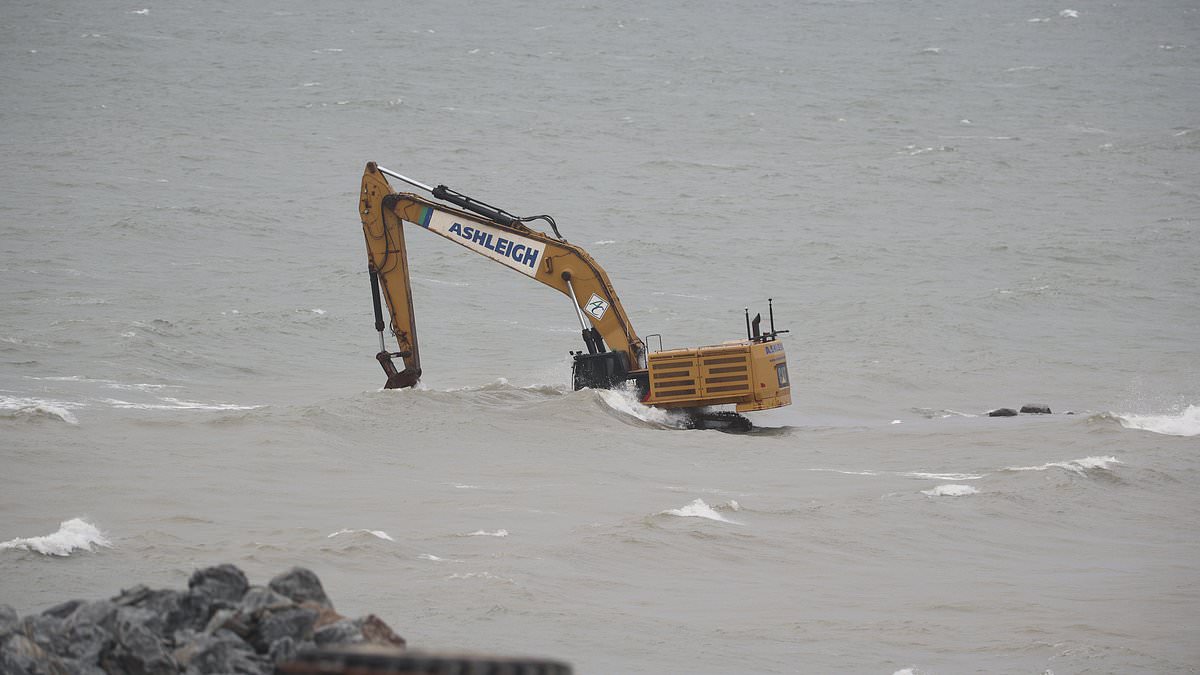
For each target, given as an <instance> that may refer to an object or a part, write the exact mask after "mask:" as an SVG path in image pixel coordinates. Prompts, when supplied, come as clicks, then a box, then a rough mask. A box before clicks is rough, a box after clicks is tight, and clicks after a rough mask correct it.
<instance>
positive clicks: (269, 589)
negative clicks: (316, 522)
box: [0, 565, 404, 675]
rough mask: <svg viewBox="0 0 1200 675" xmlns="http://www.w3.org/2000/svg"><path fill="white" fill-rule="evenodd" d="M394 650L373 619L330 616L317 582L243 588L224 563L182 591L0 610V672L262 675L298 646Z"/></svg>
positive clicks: (294, 579)
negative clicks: (33, 610) (25, 612)
mask: <svg viewBox="0 0 1200 675" xmlns="http://www.w3.org/2000/svg"><path fill="white" fill-rule="evenodd" d="M362 643H367V644H376V645H383V646H388V647H393V648H403V647H404V639H403V638H401V637H400V636H398V635H396V634H395V633H394V632H392V629H391V628H389V627H388V625H387V624H386V623H384V622H383V621H382V620H381V619H379V617H377V616H375V615H374V614H371V615H368V616H366V617H362V618H359V619H348V618H346V617H344V616H342V615H340V614H338V613H337V612H335V611H334V610H333V604H332V603H331V602H330V601H329V598H328V597H327V596H326V595H325V590H324V589H323V588H322V587H321V581H320V579H318V578H317V575H316V574H313V573H312V572H311V571H309V570H307V569H304V568H301V567H294V568H292V569H291V570H289V571H287V572H284V573H283V574H280V575H278V576H276V577H275V578H274V579H271V581H270V583H268V584H267V585H266V586H251V585H250V584H249V582H248V581H247V580H246V575H245V574H244V573H242V571H241V570H240V569H238V568H237V567H235V566H233V565H218V566H216V567H208V568H205V569H202V570H197V571H196V572H195V573H193V574H192V577H191V579H190V580H188V590H186V591H173V590H151V589H149V588H147V587H145V586H140V585H139V586H135V587H133V588H131V589H128V590H125V591H122V592H121V594H120V595H118V596H116V597H114V598H112V599H110V600H95V601H85V600H71V601H69V602H64V603H62V604H60V605H56V606H54V607H51V608H50V609H47V610H46V611H44V612H42V613H41V614H33V615H29V616H26V617H24V618H21V617H19V616H17V613H16V612H15V611H13V609H12V608H11V607H8V606H6V605H0V673H5V674H9V673H11V674H13V675H20V674H25V673H28V674H30V675H34V674H42V673H84V674H87V675H101V674H104V673H107V674H110V675H114V674H116V673H130V674H136V675H160V674H161V675H168V674H172V675H173V674H175V673H181V672H184V673H189V674H196V675H199V674H201V673H240V674H244V675H257V674H259V673H263V674H268V673H272V672H274V670H275V666H276V664H278V663H282V662H284V661H288V660H291V659H293V658H294V657H295V656H296V655H297V654H299V653H300V652H301V651H303V650H306V649H312V648H316V647H326V646H333V645H346V644H362Z"/></svg>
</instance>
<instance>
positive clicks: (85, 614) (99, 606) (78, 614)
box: [66, 600, 118, 631]
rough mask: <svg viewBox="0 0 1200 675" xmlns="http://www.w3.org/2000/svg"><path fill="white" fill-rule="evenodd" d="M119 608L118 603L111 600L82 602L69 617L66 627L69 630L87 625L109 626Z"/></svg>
mask: <svg viewBox="0 0 1200 675" xmlns="http://www.w3.org/2000/svg"><path fill="white" fill-rule="evenodd" d="M117 608H118V606H117V604H116V603H114V602H112V601H111V600H95V601H93V602H85V603H82V604H81V605H79V606H78V607H76V608H75V611H74V612H72V613H71V616H68V617H67V619H66V628H67V630H68V631H69V630H73V629H75V628H78V627H82V626H87V625H100V626H109V625H111V622H112V618H113V616H114V615H115V614H116V612H117Z"/></svg>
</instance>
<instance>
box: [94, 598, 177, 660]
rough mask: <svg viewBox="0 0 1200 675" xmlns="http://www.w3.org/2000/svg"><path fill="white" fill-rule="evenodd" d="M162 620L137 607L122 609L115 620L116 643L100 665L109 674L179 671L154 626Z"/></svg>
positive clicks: (102, 655) (104, 654) (105, 653)
mask: <svg viewBox="0 0 1200 675" xmlns="http://www.w3.org/2000/svg"><path fill="white" fill-rule="evenodd" d="M161 623H162V622H161V620H160V619H159V617H157V616H156V615H155V614H154V613H153V612H151V611H150V610H146V609H139V608H136V607H122V608H120V609H119V610H118V611H117V613H116V616H115V618H114V620H113V630H112V633H113V638H114V643H113V644H112V646H111V648H109V649H108V650H106V651H105V652H104V653H103V654H101V656H100V666H101V667H103V668H104V670H105V671H107V672H109V673H130V675H171V674H174V673H178V672H179V667H178V665H177V664H176V662H175V658H174V657H173V656H172V655H171V654H170V652H168V651H167V649H166V646H165V645H164V644H163V641H162V640H161V639H160V636H159V635H158V633H157V632H156V631H155V630H154V627H155V626H157V625H160V624H161Z"/></svg>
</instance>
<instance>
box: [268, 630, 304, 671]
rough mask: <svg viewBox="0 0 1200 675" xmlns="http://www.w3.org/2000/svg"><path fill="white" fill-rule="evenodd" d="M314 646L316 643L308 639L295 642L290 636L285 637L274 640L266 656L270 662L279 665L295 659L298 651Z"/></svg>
mask: <svg viewBox="0 0 1200 675" xmlns="http://www.w3.org/2000/svg"><path fill="white" fill-rule="evenodd" d="M314 648H316V645H315V644H314V643H313V642H311V641H309V640H305V641H303V642H296V641H295V640H293V639H292V638H290V637H285V638H283V639H280V640H276V641H275V642H274V643H273V644H272V645H271V649H270V650H268V651H267V658H268V659H269V660H270V661H271V663H274V664H275V665H279V664H280V663H284V662H286V661H291V660H293V659H295V658H296V656H297V655H298V654H299V653H300V652H303V651H307V650H309V649H314Z"/></svg>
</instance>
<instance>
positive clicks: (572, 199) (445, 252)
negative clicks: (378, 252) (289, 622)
mask: <svg viewBox="0 0 1200 675" xmlns="http://www.w3.org/2000/svg"><path fill="white" fill-rule="evenodd" d="M2 15H3V18H4V20H3V21H0V36H2V37H3V39H2V40H0V45H3V47H0V54H2V59H3V60H2V61H0V90H2V91H3V92H4V96H3V98H2V101H0V130H2V132H3V133H2V134H0V144H2V146H3V150H4V156H5V161H4V162H3V163H0V235H2V236H0V316H2V317H3V321H2V322H0V439H2V441H0V474H2V476H3V478H2V482H0V602H2V603H8V604H11V605H13V606H14V607H15V608H17V609H18V610H19V611H20V612H21V613H29V612H34V611H40V610H41V609H44V608H46V607H48V606H50V605H52V604H55V603H57V602H59V601H62V600H65V599H68V598H72V597H107V596H110V595H113V594H115V593H116V592H117V591H118V590H119V589H121V588H123V587H129V586H132V585H133V584H135V583H139V582H147V583H150V584H152V585H161V586H172V587H180V586H182V585H183V584H184V583H185V581H186V578H187V576H188V575H189V574H190V572H191V571H192V570H193V569H195V568H196V567H198V566H203V565H208V564H212V563H219V562H234V563H236V564H238V565H240V566H242V567H243V568H244V569H246V570H247V572H248V573H249V574H250V576H251V579H252V580H253V581H256V582H259V583H261V582H263V581H265V580H266V579H268V578H269V577H270V576H272V575H274V574H275V573H277V572H279V571H281V570H283V569H285V568H286V567H289V566H291V565H294V564H303V565H307V566H309V567H311V568H313V569H314V570H315V571H317V573H318V574H319V575H320V576H321V578H322V579H323V580H324V581H325V582H326V584H327V586H328V587H329V592H330V596H331V597H333V598H335V599H336V600H337V601H338V602H339V603H340V605H341V607H339V609H342V611H343V612H344V613H346V614H355V615H357V614H363V613H367V612H374V613H377V614H379V615H380V616H382V617H384V618H385V619H386V620H387V621H388V622H389V623H391V624H392V625H393V626H394V627H395V628H396V629H397V631H398V632H400V633H401V634H403V635H404V636H405V637H406V638H407V639H408V641H409V644H410V645H413V646H418V647H422V648H426V649H469V650H472V651H485V652H486V651H491V652H498V653H503V654H534V655H544V656H550V657H555V658H561V659H564V660H567V661H570V662H572V663H574V664H575V666H576V669H577V671H578V672H588V673H599V672H646V673H658V672H671V673H674V672H679V673H682V672H713V673H719V672H734V671H738V672H865V673H896V672H905V671H907V672H911V673H918V672H919V673H951V672H970V671H983V672H1021V673H1029V672H1038V673H1040V672H1043V671H1047V670H1049V671H1052V672H1055V673H1060V674H1061V673H1073V672H1085V671H1086V672H1130V671H1136V672H1189V671H1193V670H1194V669H1195V667H1196V665H1195V664H1196V663H1200V650H1198V649H1197V647H1196V646H1195V641H1194V632H1195V631H1194V627H1195V626H1196V625H1197V622H1198V621H1200V574H1198V573H1197V571H1196V565H1195V561H1196V560H1200V545H1198V544H1197V541H1198V540H1200V539H1198V535H1200V529H1198V527H1197V524H1196V523H1198V522H1200V499H1198V498H1197V497H1196V495H1197V488H1198V487H1200V485H1198V484H1200V461H1198V459H1197V450H1198V449H1200V446H1198V440H1197V436H1198V435H1200V366H1198V365H1197V364H1200V349H1197V346H1196V345H1197V341H1196V335H1197V334H1200V301H1198V300H1197V297H1198V296H1197V295H1196V291H1195V289H1196V286H1197V282H1198V281H1200V263H1198V262H1197V261H1200V245H1198V244H1197V236H1196V222H1197V218H1198V217H1200V197H1198V195H1200V179H1198V178H1197V176H1200V161H1198V159H1200V116H1198V115H1197V111H1198V110H1200V86H1197V85H1200V81H1198V79H1197V73H1200V9H1198V8H1196V7H1195V6H1194V4H1193V3H1186V2H1159V3H1152V4H1145V3H1138V4H1130V3H1126V4H1119V3H1118V4H1116V5H1113V4H1111V3H1109V4H1097V3H1089V4H1084V5H1065V4H1064V5H1061V6H1055V5H1046V4H1045V3H1033V2H1016V3H1007V4H1004V5H1003V6H1001V5H996V4H993V3H982V2H971V1H968V2H956V3H941V2H922V3H909V4H905V5H897V4H895V3H885V2H872V1H865V2H797V3H779V2H756V3H749V4H747V3H741V4H738V3H733V4H731V3H712V2H692V3H685V4H682V5H680V6H676V7H664V6H642V5H641V4H640V3H603V4H584V3H579V4H569V5H559V6H541V5H540V4H537V3H501V4H495V3H493V4H490V5H479V6H477V5H469V4H466V3H449V4H448V3H429V4H423V3H416V4H406V5H403V6H400V5H396V4H395V3H379V2H367V3H357V4H354V5H352V6H346V7H340V6H336V5H334V4H325V3H311V2H300V3H296V2H292V3H279V2H268V3H260V4H258V5H255V6H254V7H248V6H242V5H241V4H235V3H226V2H215V3H207V4H205V5H204V6H203V7H185V6H179V7H175V6H162V7H159V6H146V7H142V6H118V5H113V4H111V3H53V4H47V3H34V2H13V3H8V5H7V6H6V7H5V9H4V10H2ZM368 160H377V161H379V162H380V163H382V164H384V165H385V166H388V167H389V168H392V169H395V170H399V171H402V172H403V173H406V174H409V175H411V176H413V177H415V178H418V179H420V180H423V181H425V182H427V183H446V184H449V185H451V186H452V187H454V188H456V189H459V190H461V191H463V192H466V193H468V194H471V195H473V196H476V197H478V198H481V199H484V200H486V201H489V202H492V203H496V204H499V205H501V206H503V207H505V208H507V209H508V210H510V211H513V212H514V213H518V214H522V215H524V214H533V213H551V214H553V215H554V216H555V218H556V219H557V220H558V222H559V223H560V225H561V228H562V230H563V233H564V235H566V236H567V237H568V238H569V239H571V240H572V241H573V242H577V243H580V244H582V245H583V246H585V247H586V248H587V249H588V250H589V251H590V252H591V253H592V254H593V255H594V257H596V258H597V259H598V260H599V261H600V262H601V263H602V264H603V265H604V266H605V268H606V269H607V271H608V273H609V275H610V277H612V279H613V281H614V283H615V284H616V286H617V289H618V291H619V292H620V293H621V298H622V302H623V304H624V305H625V307H626V309H627V310H628V311H629V313H630V316H631V318H632V320H633V322H634V325H635V326H636V328H637V329H638V331H639V332H640V333H641V334H643V335H645V334H650V333H662V334H663V335H664V342H665V344H666V346H668V347H673V346H674V347H677V346H687V345H696V344H706V343H712V342H717V341H720V340H724V339H729V338H734V337H738V336H739V335H740V334H741V331H742V330H743V326H744V324H743V319H742V309H743V307H746V306H751V307H752V308H754V309H755V310H758V311H765V309H766V308H765V304H766V298H767V297H773V298H775V307H776V317H777V322H778V324H779V327H781V328H789V329H790V330H791V333H790V334H788V335H787V347H788V354H789V366H790V372H791V379H792V383H793V401H794V405H793V406H791V407H790V408H786V409H783V410H777V411H772V412H768V413H764V414H761V415H759V416H757V417H756V419H755V421H756V423H757V424H758V428H757V429H756V430H755V431H754V432H752V433H750V434H745V435H731V434H723V433H718V432H713V431H686V430H682V429H680V428H679V427H681V426H682V424H681V420H680V419H679V418H678V417H677V416H675V415H673V414H670V413H665V412H663V411H656V410H648V409H645V408H643V407H641V406H640V405H639V404H637V403H636V401H634V400H632V399H631V398H630V397H629V396H628V395H626V394H623V393H621V392H593V391H581V392H571V391H568V387H567V386H566V381H567V379H568V373H569V364H570V362H569V358H568V356H567V351H568V350H571V349H578V348H579V345H578V344H577V342H578V327H577V324H576V319H575V317H574V315H573V314H572V312H571V310H570V308H569V307H568V306H567V305H566V303H565V302H563V301H562V298H561V297H558V296H556V295H554V294H552V293H550V292H548V291H545V290H543V289H541V288H540V287H536V286H534V285H531V284H530V283H529V282H528V280H527V279H525V278H523V277H520V275H513V274H511V273H510V272H509V271H507V270H505V269H503V268H501V267H500V266H497V265H493V264H491V263H488V262H487V261H485V260H482V259H480V258H478V257H473V256H470V254H469V253H466V252H464V251H462V250H460V249H459V248H457V247H451V246H448V245H446V243H445V242H443V241H441V240H434V239H435V238H433V237H422V236H421V235H419V234H416V235H414V236H412V237H410V238H409V246H410V254H411V256H412V258H413V262H412V269H413V274H414V277H415V278H414V291H413V292H414V298H415V302H416V304H417V313H418V315H419V317H420V325H421V331H422V334H421V337H422V347H423V350H422V351H423V362H424V363H423V365H424V366H425V372H426V377H425V380H424V382H423V385H422V388H420V389H418V390H413V391H380V390H378V387H379V386H380V384H381V383H382V381H383V375H382V373H381V372H380V371H379V369H378V366H377V364H376V363H375V361H374V358H373V353H374V351H375V350H376V349H377V345H376V342H375V336H374V334H373V330H372V324H373V318H372V317H371V309H370V294H369V287H368V284H367V277H366V274H365V267H366V265H365V255H364V254H365V251H364V250H363V244H362V235H361V228H360V226H359V223H358V219H357V216H356V214H355V206H356V193H357V190H358V180H359V176H360V174H361V171H362V167H363V165H364V163H365V162H366V161H368ZM1023 403H1046V404H1049V405H1050V406H1051V408H1052V409H1054V411H1055V414H1053V415H1050V416H1020V417H1017V418H1007V419H1004V418H989V417H986V416H985V413H986V412H987V411H988V410H989V409H992V408H996V407H1000V406H1010V407H1016V406H1020V405H1021V404H1023ZM1067 412H1072V413H1074V414H1071V415H1068V414H1065V413H1067Z"/></svg>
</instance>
